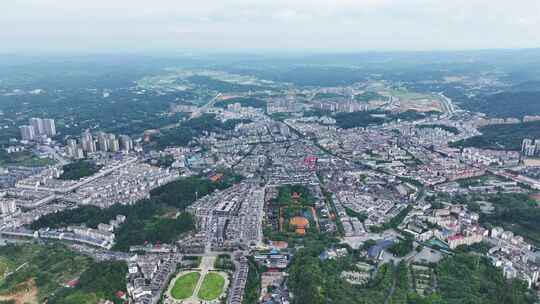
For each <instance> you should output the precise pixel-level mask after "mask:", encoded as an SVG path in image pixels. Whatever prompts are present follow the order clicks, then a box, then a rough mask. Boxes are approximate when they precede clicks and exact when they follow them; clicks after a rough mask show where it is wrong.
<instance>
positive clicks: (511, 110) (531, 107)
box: [467, 91, 540, 118]
mask: <svg viewBox="0 0 540 304" xmlns="http://www.w3.org/2000/svg"><path fill="white" fill-rule="evenodd" d="M467 108H468V109H469V110H472V111H475V112H482V113H486V114H487V115H488V116H490V117H517V118H522V117H523V116H525V115H540V91H536V92H533V91H531V92H503V93H497V94H493V95H490V96H487V97H486V98H482V99H479V100H475V101H472V102H471V104H469V105H467Z"/></svg>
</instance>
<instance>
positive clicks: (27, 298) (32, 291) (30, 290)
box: [0, 279, 39, 304]
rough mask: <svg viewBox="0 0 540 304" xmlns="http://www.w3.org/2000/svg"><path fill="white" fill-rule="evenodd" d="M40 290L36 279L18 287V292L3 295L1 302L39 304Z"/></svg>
mask: <svg viewBox="0 0 540 304" xmlns="http://www.w3.org/2000/svg"><path fill="white" fill-rule="evenodd" d="M37 295H38V288H37V286H36V282H35V281H34V279H30V280H28V281H26V282H24V283H21V284H19V285H17V292H15V293H11V294H1V295H0V301H15V304H26V303H29V304H38V303H39V302H38V296H37Z"/></svg>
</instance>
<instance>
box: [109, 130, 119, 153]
mask: <svg viewBox="0 0 540 304" xmlns="http://www.w3.org/2000/svg"><path fill="white" fill-rule="evenodd" d="M109 150H110V151H111V152H118V151H120V143H119V142H118V139H117V138H116V135H114V134H109Z"/></svg>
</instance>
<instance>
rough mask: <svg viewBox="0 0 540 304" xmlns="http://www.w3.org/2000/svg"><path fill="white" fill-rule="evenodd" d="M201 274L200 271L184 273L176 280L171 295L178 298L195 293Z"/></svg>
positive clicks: (185, 297) (184, 297)
mask: <svg viewBox="0 0 540 304" xmlns="http://www.w3.org/2000/svg"><path fill="white" fill-rule="evenodd" d="M200 276H201V275H200V274H199V273H198V272H190V273H186V274H184V275H182V276H181V277H179V278H177V279H176V281H174V286H173V288H172V290H171V296H172V297H173V298H174V299H176V300H182V299H187V298H189V297H191V296H192V295H193V291H194V290H195V286H197V282H198V281H199V278H200Z"/></svg>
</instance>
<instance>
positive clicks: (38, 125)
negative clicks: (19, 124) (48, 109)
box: [30, 117, 45, 135]
mask: <svg viewBox="0 0 540 304" xmlns="http://www.w3.org/2000/svg"><path fill="white" fill-rule="evenodd" d="M30 125H31V126H32V127H33V128H34V133H35V134H36V135H41V134H45V128H44V126H43V119H41V118H36V117H33V118H30Z"/></svg>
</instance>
